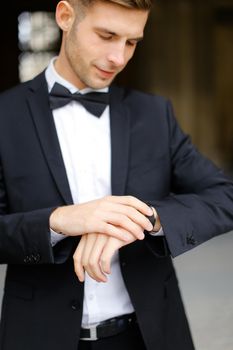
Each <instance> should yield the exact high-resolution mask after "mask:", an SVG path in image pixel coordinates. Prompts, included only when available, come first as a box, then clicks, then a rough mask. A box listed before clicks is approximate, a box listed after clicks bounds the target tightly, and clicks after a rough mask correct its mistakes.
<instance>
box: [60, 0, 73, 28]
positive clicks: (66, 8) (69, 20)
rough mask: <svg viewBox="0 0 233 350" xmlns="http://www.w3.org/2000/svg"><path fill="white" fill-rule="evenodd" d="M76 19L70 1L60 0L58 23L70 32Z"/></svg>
mask: <svg viewBox="0 0 233 350" xmlns="http://www.w3.org/2000/svg"><path fill="white" fill-rule="evenodd" d="M74 19H75V13H74V8H73V7H72V6H71V5H70V3H69V2H68V1H59V3H58V4H57V8H56V21H57V25H58V26H59V27H60V29H61V30H62V31H63V32H68V31H69V30H70V28H71V27H72V24H73V22H74Z"/></svg>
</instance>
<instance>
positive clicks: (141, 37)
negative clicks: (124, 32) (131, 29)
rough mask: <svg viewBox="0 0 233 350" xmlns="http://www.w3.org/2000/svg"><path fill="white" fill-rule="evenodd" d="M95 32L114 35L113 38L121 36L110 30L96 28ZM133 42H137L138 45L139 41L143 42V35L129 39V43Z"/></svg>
mask: <svg viewBox="0 0 233 350" xmlns="http://www.w3.org/2000/svg"><path fill="white" fill-rule="evenodd" d="M95 30H96V31H100V32H104V33H106V34H110V35H113V36H119V34H117V33H115V32H111V31H110V30H108V29H106V28H102V27H96V28H95ZM131 40H133V41H136V42H137V43H138V42H139V41H142V40H143V35H142V36H139V37H136V38H128V41H131Z"/></svg>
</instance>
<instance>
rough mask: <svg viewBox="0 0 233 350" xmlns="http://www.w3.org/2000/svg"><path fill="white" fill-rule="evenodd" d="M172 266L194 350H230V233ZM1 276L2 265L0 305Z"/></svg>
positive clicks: (232, 349) (232, 280)
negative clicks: (176, 277)
mask: <svg viewBox="0 0 233 350" xmlns="http://www.w3.org/2000/svg"><path fill="white" fill-rule="evenodd" d="M174 264H175V266H176V271H177V275H178V279H179V282H180V288H181V293H182V296H183V300H184V304H185V308H186V313H187V316H188V319H189V323H190V328H191V331H192V335H193V340H194V343H195V347H196V350H233V232H231V233H228V234H225V235H221V236H220V237H217V238H214V239H212V240H210V241H209V242H207V243H205V244H202V245H201V246H199V247H197V248H196V249H193V250H192V251H190V252H188V253H186V254H183V255H181V256H179V257H177V258H175V259H174ZM4 275H5V266H3V265H2V266H0V303H1V298H2V293H3V283H4ZM177 350H179V349H177Z"/></svg>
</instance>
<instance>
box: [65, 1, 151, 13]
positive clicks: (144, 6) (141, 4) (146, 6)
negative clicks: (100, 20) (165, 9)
mask: <svg viewBox="0 0 233 350" xmlns="http://www.w3.org/2000/svg"><path fill="white" fill-rule="evenodd" d="M68 1H69V2H70V4H71V5H72V6H78V5H79V4H80V5H81V6H84V7H89V6H91V5H92V4H93V3H94V2H95V1H102V2H106V3H107V2H110V3H112V4H117V5H121V6H124V7H127V8H132V9H138V10H145V11H149V10H150V9H151V7H152V3H153V0H68Z"/></svg>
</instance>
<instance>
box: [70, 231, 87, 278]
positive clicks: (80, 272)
mask: <svg viewBox="0 0 233 350" xmlns="http://www.w3.org/2000/svg"><path fill="white" fill-rule="evenodd" d="M86 240H87V235H83V236H82V238H81V239H80V242H79V244H78V246H77V248H76V250H75V252H74V255H73V260H74V270H75V273H76V275H77V277H78V279H79V281H80V282H84V279H85V271H84V268H83V265H82V255H83V251H84V248H85V244H86Z"/></svg>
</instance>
